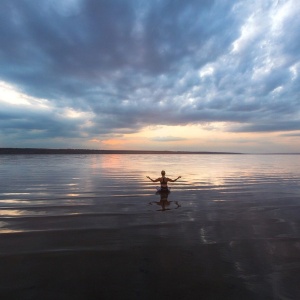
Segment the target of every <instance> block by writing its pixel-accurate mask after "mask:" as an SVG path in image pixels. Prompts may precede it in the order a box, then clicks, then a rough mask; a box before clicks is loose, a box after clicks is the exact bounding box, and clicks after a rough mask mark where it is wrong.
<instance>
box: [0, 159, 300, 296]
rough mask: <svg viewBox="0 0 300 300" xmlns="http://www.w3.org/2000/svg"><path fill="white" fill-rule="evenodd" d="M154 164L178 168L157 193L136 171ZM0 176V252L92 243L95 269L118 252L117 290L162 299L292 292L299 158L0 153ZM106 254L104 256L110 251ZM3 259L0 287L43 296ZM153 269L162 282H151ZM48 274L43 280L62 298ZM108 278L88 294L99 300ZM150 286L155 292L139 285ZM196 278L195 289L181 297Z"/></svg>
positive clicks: (33, 252) (297, 263) (46, 251)
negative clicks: (164, 191)
mask: <svg viewBox="0 0 300 300" xmlns="http://www.w3.org/2000/svg"><path fill="white" fill-rule="evenodd" d="M162 169H164V170H166V173H167V176H168V177H170V178H176V177H177V176H179V175H181V176H182V178H181V179H180V180H178V182H176V183H171V184H170V186H171V187H172V192H171V193H170V194H169V195H168V198H167V199H161V197H160V195H156V194H155V191H156V190H155V187H156V186H157V184H156V183H152V182H150V181H149V180H148V179H147V178H146V176H147V175H148V176H150V177H152V178H157V177H159V176H160V171H161V170H162ZM0 179H1V180H0V256H1V258H2V259H3V261H4V260H5V259H6V261H7V259H8V258H11V259H12V257H13V256H14V257H19V258H20V257H21V256H22V257H23V256H24V257H29V256H30V257H31V258H30V260H28V261H27V265H29V266H32V265H37V264H39V265H42V266H43V268H44V269H45V268H47V266H48V265H47V263H46V258H45V255H48V256H47V257H48V258H49V257H50V258H53V255H54V254H53V253H55V255H56V256H55V257H56V259H57V255H58V254H59V255H61V257H68V258H69V259H70V257H73V256H70V255H69V253H72V255H75V254H76V255H77V254H79V253H80V255H83V256H84V255H87V254H86V253H90V252H91V251H92V252H93V253H94V255H95V256H96V258H95V257H94V258H93V260H95V261H96V262H98V263H99V265H101V267H100V268H97V270H96V268H94V267H93V266H89V271H88V273H89V274H93V276H92V275H90V276H91V277H92V278H95V276H96V277H97V276H100V273H101V274H103V272H106V271H107V269H105V270H106V271H105V270H104V269H103V268H104V267H103V263H102V264H100V262H99V261H100V260H101V261H102V259H103V255H104V254H103V253H119V254H120V255H118V257H119V259H120V257H123V256H122V255H124V258H123V259H121V260H120V263H121V264H122V265H123V267H122V268H123V271H122V272H123V273H124V272H125V273H124V274H123V273H122V274H123V275H124V276H127V275H130V276H131V277H130V278H131V281H130V282H127V284H126V285H125V284H123V283H122V280H121V278H120V280H119V281H118V283H114V284H115V285H118V287H119V290H120V291H123V292H122V297H121V296H120V295H119V296H120V298H123V299H127V298H128V299H129V298H131V299H135V298H137V299H139V298H140V297H142V298H143V299H148V298H147V297H149V299H151V298H152V297H157V298H159V299H166V298H168V297H167V296H168V295H169V296H172V292H171V291H173V293H174V295H177V296H178V295H181V294H182V297H183V298H184V299H194V297H195V299H196V296H197V293H201V294H203V295H206V297H204V298H203V299H227V298H226V297H228V299H241V297H243V298H245V299H300V291H299V287H298V283H299V281H300V254H299V253H300V197H299V195H300V156H299V155H169V156H167V155H36V156H35V155H27V156H26V155H24V156H23V155H18V156H0ZM137 249H139V250H137ZM121 253H123V254H122V255H121ZM141 253H143V254H141ZM163 253H168V256H167V258H166V259H167V262H165V261H164V262H163V263H162V261H161V260H162V257H161V256H162V255H163ZM33 257H40V258H39V259H40V260H36V258H33ZM86 257H87V256H86ZM88 257H90V256H88ZM134 257H136V258H134ZM137 257H140V260H138V258H137ZM86 259H87V260H88V262H90V260H92V259H91V258H89V259H88V258H86ZM128 260H132V264H131V265H130V266H128V265H127V264H126V263H125V261H126V262H127V261H128ZM154 260H155V261H156V262H155V263H154V262H153V261H154ZM8 261H9V260H8ZM107 261H110V264H112V265H113V264H114V261H115V258H111V257H110V258H107ZM88 262H87V263H86V264H84V266H86V265H87V264H88ZM56 263H58V262H56ZM7 264H8V263H7ZM96 264H97V263H96ZM72 265H74V264H72ZM132 266H135V269H134V268H133V267H132ZM48 267H49V266H48ZM98 267H99V266H98ZM7 268H8V269H9V270H10V273H9V274H8V275H5V274H4V273H3V274H2V275H1V274H0V276H1V277H0V295H1V293H3V295H4V296H6V297H10V296H11V299H14V297H15V299H17V298H18V297H19V296H20V295H23V299H27V298H28V299H34V298H35V297H36V298H38V297H41V296H45V295H44V293H46V292H47V294H49V293H50V290H47V289H46V287H45V286H46V284H45V282H46V278H45V279H44V281H43V279H41V278H44V277H43V276H42V277H41V276H40V277H39V280H38V282H37V279H36V278H35V277H32V278H31V279H28V280H27V281H24V279H23V278H21V275H16V273H18V274H22V272H25V270H24V268H23V267H22V264H21V265H20V264H18V265H17V266H16V264H13V263H12V264H10V265H8V266H7ZM28 268H29V269H30V267H28ZM78 268H79V267H78ZM119 268H120V265H118V269H119ZM80 269H82V266H81V267H80ZM26 270H27V271H28V269H26ZM35 270H36V269H35ZM177 270H178V271H177ZM36 272H41V271H36ZM53 272H54V271H53ZM98 272H99V273H98ZM107 272H108V271H107ZM109 274H110V273H109ZM118 274H119V273H118ZM120 274H121V273H120ZM176 274H177V275H176ZM163 275H165V276H166V277H164V278H161V279H162V280H164V281H165V280H167V282H166V284H169V285H170V286H172V289H171V290H170V289H167V288H166V287H165V285H162V284H160V283H158V281H157V280H158V279H157V278H160V276H163ZM182 275H184V278H185V279H184V278H182ZM57 276H58V275H57V274H56V273H55V272H54V273H53V277H51V278H50V279H49V278H48V279H47V282H48V284H49V281H50V282H51V281H52V282H53V285H54V288H53V289H51V291H52V293H53V294H52V297H56V298H57V299H60V298H59V297H57V295H59V293H60V292H61V290H62V286H63V285H60V284H61V283H59V282H61V281H59V280H58V279H57V278H59V277H57ZM101 276H102V275H101ZM117 276H119V275H116V274H114V276H113V278H115V280H117V279H116V277H117ZM120 276H121V275H120ZM151 276H153V277H151ZM186 276H189V280H187V279H186ZM87 277H88V276H87ZM87 277H84V278H85V279H84V280H82V278H78V277H74V278H73V280H70V282H67V283H66V282H65V285H64V290H68V289H69V294H65V295H64V296H62V297H61V299H68V297H69V298H70V299H71V298H73V299H75V298H74V295H72V293H71V291H73V290H74V289H75V291H76V295H77V296H78V295H81V292H82V293H83V291H82V290H81V289H80V288H79V287H78V283H79V282H81V285H83V286H84V287H85V288H89V284H90V281H91V280H92V279H91V278H89V280H88V281H87V279H86V278H87ZM179 277H180V278H181V280H179V279H178V278H179ZM166 278H168V279H166ZM85 280H86V281H87V282H85ZM71 282H73V283H72V284H74V286H75V285H76V286H77V289H76V288H74V286H73V285H72V284H71ZM174 282H175V283H176V284H175V285H174ZM204 283H205V284H204ZM114 284H113V283H111V282H110V283H106V286H107V287H106V289H107V292H104V291H103V290H102V289H100V288H99V289H96V288H95V289H94V294H95V295H98V296H99V295H102V296H103V297H104V298H109V297H108V295H113V293H114V292H115V285H114ZM201 284H202V286H201ZM110 285H111V286H110ZM149 285H154V286H156V287H157V289H156V290H157V291H156V292H155V291H154V290H152V289H151V292H149V290H148V289H149ZM195 286H197V287H198V290H197V289H196V291H195V292H194V293H195V294H185V293H186V290H189V289H191V288H195ZM30 287H31V288H30ZM129 288H130V290H129ZM216 288H218V289H219V291H220V292H216ZM146 291H147V293H146ZM158 291H159V292H158ZM103 293H104V294H103ZM105 293H107V294H105ZM94 294H93V295H94ZM49 295H51V293H50V294H49ZM146 295H148V296H146ZM158 295H159V296H158ZM114 296H117V298H118V295H114ZM183 298H182V299H183ZM7 299H9V298H7ZM45 299H46V298H45ZM49 299H50V296H49ZM76 299H81V298H80V297H79V296H78V297H77V298H76ZM82 299H83V297H82ZM152 299H153V298H152ZM176 299H177V298H176ZM178 299H179V298H178ZM198 299H199V298H198Z"/></svg>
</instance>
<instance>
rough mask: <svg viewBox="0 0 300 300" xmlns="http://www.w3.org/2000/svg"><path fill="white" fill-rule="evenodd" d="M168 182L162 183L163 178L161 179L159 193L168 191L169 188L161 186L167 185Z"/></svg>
mask: <svg viewBox="0 0 300 300" xmlns="http://www.w3.org/2000/svg"><path fill="white" fill-rule="evenodd" d="M167 182H168V181H166V182H165V181H164V177H163V178H162V181H161V182H160V190H161V191H168V190H169V188H168V187H167V186H162V184H167Z"/></svg>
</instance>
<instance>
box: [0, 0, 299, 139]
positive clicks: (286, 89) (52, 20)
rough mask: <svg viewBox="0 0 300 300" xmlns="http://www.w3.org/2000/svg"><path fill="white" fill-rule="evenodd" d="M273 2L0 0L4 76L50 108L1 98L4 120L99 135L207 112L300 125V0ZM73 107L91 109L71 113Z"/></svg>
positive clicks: (239, 120) (258, 124)
mask: <svg viewBox="0 0 300 300" xmlns="http://www.w3.org/2000/svg"><path fill="white" fill-rule="evenodd" d="M273 2H274V1H229V0H227V1H226V0H224V1H212V0H202V1H199V0H184V1H181V0H177V1H176V0H162V1H146V0H140V1H136V0H126V1H124V0H100V1H99V0H69V1H59V0H52V1H50V0H49V1H47V0H41V1H34V0H23V1H18V0H2V1H1V3H0V64H1V69H0V80H1V81H2V82H5V83H7V84H10V85H12V86H14V87H15V88H17V89H19V90H20V91H21V92H23V93H24V94H26V95H28V97H33V98H40V99H47V103H48V104H49V106H50V107H51V109H50V111H49V110H48V111H47V110H43V109H38V108H36V109H33V108H32V107H28V108H27V109H25V110H24V109H22V108H20V109H18V108H16V106H15V105H11V106H10V105H8V104H7V105H6V106H2V108H1V110H0V117H1V121H0V124H1V131H2V133H4V134H5V135H7V136H8V135H9V134H12V133H15V134H16V136H22V137H23V138H26V136H28V137H29V138H32V137H34V136H36V137H37V138H42V137H44V138H46V137H76V136H77V137H81V136H85V137H90V138H93V137H96V136H101V135H105V134H118V133H130V132H135V131H137V130H139V129H140V128H142V127H143V126H147V125H153V124H160V125H181V124H182V125H183V124H189V123H200V124H201V123H204V122H230V123H235V125H234V126H231V127H229V128H228V130H229V131H236V132H242V131H245V132H261V131H295V130H300V121H299V113H300V97H299V95H300V90H299V89H300V88H299V87H300V77H299V72H300V42H299V41H300V31H299V30H298V29H299V28H300V19H299V18H298V17H297V16H298V13H299V12H300V8H299V4H298V2H297V0H294V1H293V0H291V1H278V3H277V5H276V4H275V3H273ZM0 100H1V99H0ZM66 109H73V110H74V111H76V112H82V113H83V114H82V115H81V116H80V117H77V118H67V117H64V116H63V111H64V110H66ZM17 133H18V134H19V135H18V134H17Z"/></svg>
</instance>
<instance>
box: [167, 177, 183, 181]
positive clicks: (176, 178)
mask: <svg viewBox="0 0 300 300" xmlns="http://www.w3.org/2000/svg"><path fill="white" fill-rule="evenodd" d="M179 178H181V176H178V177H177V178H176V179H171V178H169V181H171V182H175V181H177V180H178V179H179Z"/></svg>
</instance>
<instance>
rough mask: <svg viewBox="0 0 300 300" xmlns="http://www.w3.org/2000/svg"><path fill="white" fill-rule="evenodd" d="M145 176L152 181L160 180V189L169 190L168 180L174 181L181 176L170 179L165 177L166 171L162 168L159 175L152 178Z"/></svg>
mask: <svg viewBox="0 0 300 300" xmlns="http://www.w3.org/2000/svg"><path fill="white" fill-rule="evenodd" d="M147 178H149V179H150V180H151V181H152V182H160V191H169V188H168V181H170V182H175V181H177V180H178V179H179V178H181V176H178V177H177V178H176V179H171V178H168V177H166V172H165V171H164V170H162V171H161V177H159V178H157V179H154V180H153V179H151V178H150V177H149V176H147Z"/></svg>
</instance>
